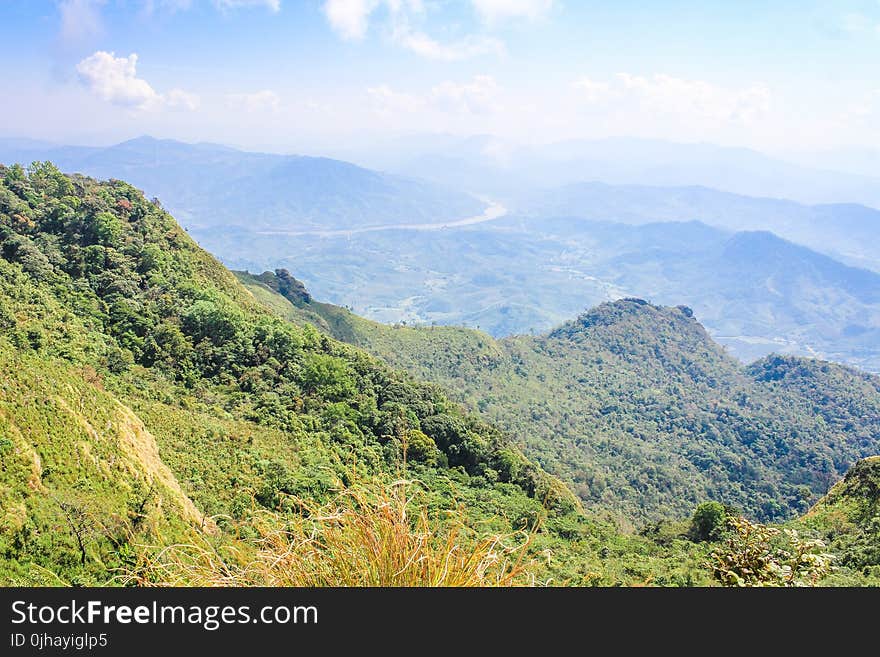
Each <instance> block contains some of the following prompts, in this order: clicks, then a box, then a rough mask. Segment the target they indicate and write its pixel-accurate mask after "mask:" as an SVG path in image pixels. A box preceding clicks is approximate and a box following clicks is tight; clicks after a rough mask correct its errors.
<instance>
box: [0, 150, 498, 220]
mask: <svg viewBox="0 0 880 657" xmlns="http://www.w3.org/2000/svg"><path fill="white" fill-rule="evenodd" d="M6 146H7V144H5V143H4V142H0V161H4V162H7V163H12V162H25V163H27V162H31V161H33V160H51V161H53V162H54V163H56V165H57V166H59V167H60V168H61V169H62V170H64V171H76V172H79V173H83V174H86V175H90V176H96V177H98V178H116V179H124V180H127V181H129V182H130V183H132V184H134V185H136V186H138V187H139V188H142V189H143V190H145V192H146V194H147V195H148V196H150V197H159V198H161V199H162V200H163V202H164V203H165V204H166V205H167V206H168V208H169V210H170V211H172V212H173V213H174V214H175V215H177V216H178V217H179V218H180V219H181V221H183V222H184V224H185V226H186V228H187V229H189V230H192V231H196V232H198V231H199V230H202V231H210V230H215V229H216V228H217V227H229V226H237V227H247V228H248V229H250V230H269V231H272V230H277V231H294V232H295V231H300V230H308V229H316V228H317V229H351V228H358V227H363V226H371V225H386V224H399V223H419V222H423V221H443V220H453V219H464V218H466V217H470V216H474V215H479V214H480V213H481V212H482V211H483V209H484V207H485V204H484V203H482V202H481V201H479V200H478V199H476V198H473V197H471V196H468V195H467V194H463V193H459V192H455V191H452V190H450V189H446V188H443V187H441V186H438V185H436V184H431V183H426V182H423V181H419V180H415V179H413V178H410V177H404V176H395V175H390V174H385V173H380V172H377V171H370V170H368V169H363V168H361V167H357V166H355V165H353V164H349V163H347V162H341V161H338V160H331V159H327V158H316V157H302V156H293V155H289V156H288V155H273V154H266V153H249V152H244V151H238V150H235V149H232V148H229V147H226V146H220V145H217V144H185V143H182V142H179V141H173V140H168V139H162V140H160V139H153V138H151V137H140V138H138V139H133V140H130V141H126V142H123V143H121V144H116V145H115V146H110V147H106V148H91V147H73V146H63V147H57V148H42V149H41V148H36V149H22V148H20V147H18V148H7V147H6Z"/></svg>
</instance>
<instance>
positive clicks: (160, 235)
mask: <svg viewBox="0 0 880 657" xmlns="http://www.w3.org/2000/svg"><path fill="white" fill-rule="evenodd" d="M0 453H2V459H0V582H3V583H6V584H9V583H28V584H34V583H44V584H57V583H66V584H96V583H103V582H109V581H112V580H113V578H114V577H116V576H120V577H121V576H124V575H126V574H127V575H128V576H130V577H133V578H135V580H136V581H150V578H151V577H154V576H161V573H162V572H165V571H162V570H161V569H159V570H153V568H154V566H155V567H156V568H158V566H156V565H155V564H156V562H155V559H158V558H161V556H162V555H163V554H165V553H163V552H162V551H161V548H162V547H165V546H169V545H172V544H180V543H185V544H187V545H197V544H210V545H211V548H210V549H211V550H212V551H213V552H212V554H218V552H216V551H217V550H219V551H221V552H223V551H225V550H228V552H224V553H225V554H228V555H229V561H228V563H229V566H230V567H232V566H233V564H234V563H235V555H250V554H253V553H254V551H255V550H258V549H259V545H260V543H259V542H257V543H256V544H255V543H253V542H251V543H248V542H247V541H249V540H251V539H259V538H260V536H263V537H264V538H265V537H266V535H265V534H261V532H267V531H269V532H271V531H272V528H273V527H277V528H278V531H282V530H283V529H284V528H285V527H292V526H294V524H295V523H296V522H305V520H304V519H303V518H304V516H303V514H304V513H307V512H306V511H305V509H307V508H311V509H316V508H318V507H317V505H321V504H334V503H335V504H337V505H342V504H344V503H346V502H345V501H344V500H345V497H344V496H345V495H355V496H357V499H359V500H361V502H362V507H361V511H363V510H364V509H365V508H366V507H369V505H370V503H369V502H368V501H367V500H369V499H370V498H367V497H365V495H366V493H364V492H363V491H364V490H379V491H389V490H396V489H395V488H394V486H396V485H399V484H394V483H393V482H400V480H401V479H402V478H403V479H406V478H412V480H413V482H414V483H412V484H411V485H410V487H409V491H408V492H407V493H406V495H408V496H409V495H411V496H412V498H411V499H412V504H413V505H415V508H416V509H431V517H430V518H428V516H427V515H426V516H424V521H425V523H428V522H430V523H431V526H432V528H433V529H432V531H437V532H439V533H441V534H442V532H444V531H447V530H449V528H450V526H449V525H446V524H444V523H446V522H447V521H446V520H443V519H444V518H447V519H448V520H450V521H452V522H453V523H459V522H460V523H461V525H462V527H460V528H459V529H458V530H457V531H466V532H467V533H468V536H474V535H475V534H476V536H477V537H479V536H481V535H482V533H485V532H492V531H494V532H497V533H499V534H504V535H507V534H509V533H511V532H515V531H518V530H521V529H523V528H524V527H529V528H531V527H532V526H533V525H534V524H535V523H539V522H540V523H541V524H542V527H543V529H542V530H541V537H540V538H539V539H538V540H537V543H538V544H540V545H541V548H540V549H545V548H546V549H555V548H554V545H562V547H564V548H565V549H568V550H570V551H572V552H578V553H579V554H581V555H582V556H583V563H584V564H587V563H590V562H591V561H594V560H595V559H596V558H597V557H596V556H595V552H591V551H590V550H591V548H588V547H586V546H584V547H583V549H581V548H579V547H577V546H574V547H567V546H568V545H569V543H570V541H567V542H566V541H565V540H564V539H563V534H564V533H565V532H568V534H569V535H581V534H583V535H593V536H597V537H598V536H608V537H609V540H611V541H618V539H615V538H614V536H616V533H615V531H614V529H613V527H612V526H610V525H608V524H607V523H606V524H601V523H598V522H592V521H588V519H587V518H586V517H585V516H584V515H583V513H582V511H581V510H580V509H579V504H578V503H577V501H576V500H575V498H574V497H573V495H572V494H571V493H570V492H569V491H568V490H567V489H566V488H565V487H564V486H563V485H562V484H561V483H560V482H559V481H558V480H556V479H554V478H552V477H551V476H549V475H547V474H546V473H545V472H544V471H543V470H541V469H540V468H539V467H537V466H536V465H534V464H533V463H532V462H530V461H529V460H527V459H525V458H524V457H523V456H522V454H521V453H520V451H519V450H518V449H517V448H516V447H515V446H514V445H513V444H512V443H511V442H510V441H509V440H508V439H507V438H506V437H505V436H504V435H503V434H502V433H501V432H500V431H499V430H497V429H496V428H494V427H491V426H490V425H488V424H486V423H485V422H483V421H481V420H479V419H478V418H476V417H475V416H472V415H468V414H466V413H465V412H463V411H462V409H461V408H460V407H459V406H457V405H456V404H455V403H453V402H451V401H450V400H449V398H448V397H447V396H446V395H445V394H444V393H443V392H442V391H440V390H439V389H437V388H436V387H435V386H431V385H426V384H420V383H417V382H415V381H413V380H412V379H411V378H409V377H407V376H406V375H404V374H402V373H400V372H397V371H395V370H392V369H390V368H389V367H388V366H386V365H385V364H383V363H381V362H380V361H378V360H377V359H375V358H373V357H371V356H368V355H367V354H366V353H365V352H363V351H360V350H358V349H355V348H353V347H351V346H348V345H345V344H343V343H340V342H338V341H336V340H334V339H332V338H330V337H328V336H327V335H326V334H323V333H321V332H319V331H317V330H315V329H314V328H310V327H306V328H299V327H296V326H294V325H292V324H290V323H288V322H285V321H284V320H282V319H279V318H277V317H275V316H274V315H272V314H271V313H270V312H269V311H267V310H265V309H264V308H263V307H262V306H261V305H259V304H258V303H257V302H256V301H255V300H254V298H253V296H252V295H251V294H250V293H249V292H248V291H247V290H246V289H245V288H243V287H242V286H241V285H240V284H239V283H238V282H237V281H236V279H235V278H234V277H233V276H232V274H230V273H229V272H228V271H227V270H225V269H224V268H223V267H222V266H221V265H220V264H219V263H218V262H217V261H216V260H215V259H214V258H213V257H211V256H210V255H208V254H207V253H206V252H204V251H203V250H201V249H200V248H199V247H198V246H197V245H196V244H195V243H194V242H193V241H192V239H190V238H189V236H188V235H187V234H186V233H185V232H184V231H183V230H182V229H181V228H180V227H179V226H178V225H177V224H176V223H175V221H174V220H173V218H172V217H171V216H170V215H168V214H167V213H166V212H164V211H163V210H162V209H161V207H160V206H159V205H158V204H156V203H152V202H149V201H147V200H146V199H145V198H144V197H143V195H142V194H141V193H140V192H139V191H138V190H136V189H135V188H134V187H132V186H131V185H129V184H127V183H124V182H121V181H116V180H114V181H110V182H97V181H95V180H93V179H90V178H85V177H82V176H64V175H62V174H61V173H60V172H59V171H58V170H57V169H56V168H54V167H53V166H52V165H50V164H43V165H39V166H37V167H34V168H32V169H31V170H30V171H28V172H26V171H25V170H23V169H22V168H20V167H9V168H6V167H0ZM415 482H418V483H415ZM348 487H351V490H350V492H348V493H346V492H345V491H346V490H349V488H348ZM358 491H360V492H358ZM378 494H379V495H380V500H381V495H385V494H387V492H386V493H381V492H380V493H378ZM340 495H343V497H342V498H340V497H339V496H340ZM349 499H350V498H349ZM402 499H403V500H404V501H406V499H408V498H407V497H404V498H402ZM334 500H336V501H335V502H334ZM340 500H342V501H340ZM378 504H379V506H378V507H377V511H376V513H380V514H381V513H382V509H383V508H386V507H383V506H382V505H381V502H379V503H378ZM458 504H462V505H465V507H464V508H466V509H467V515H466V516H464V515H463V512H462V513H457V512H455V509H456V508H457V507H456V505H458ZM338 508H342V507H341V506H338ZM447 512H448V513H447ZM416 515H418V513H417V514H416ZM456 518H458V519H460V520H456ZM373 520H375V519H370V521H371V522H372V521H373ZM377 522H378V521H377ZM444 527H446V530H444V529H443V528H444ZM313 529H314V527H313ZM328 531H331V529H330V528H328ZM273 535H274V536H275V537H276V538H277V537H278V534H273ZM444 535H445V534H444ZM462 540H463V541H464V538H462ZM468 540H470V539H468ZM566 540H567V539H566ZM628 540H629V539H625V538H620V539H619V544H620V545H621V549H624V547H623V546H624V544H626V543H627V541H628ZM637 543H638V541H637ZM489 544H492V543H491V541H490V543H489ZM149 546H156V549H158V550H159V552H158V553H152V552H150V551H149V549H150V548H149ZM455 549H458V548H456V547H455V546H453V550H455ZM461 549H464V544H463V545H462V548H461ZM560 549H561V548H560ZM627 549H630V548H627ZM591 554H593V556H590V555H591ZM566 563H569V564H570V566H571V573H576V572H577V568H578V567H579V566H578V565H577V564H578V563H579V561H578V560H573V561H571V562H566ZM544 576H545V577H549V576H550V575H549V574H545V575H544ZM144 578H146V579H144ZM337 582H338V583H343V582H344V580H337Z"/></svg>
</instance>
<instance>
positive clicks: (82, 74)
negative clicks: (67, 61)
mask: <svg viewBox="0 0 880 657" xmlns="http://www.w3.org/2000/svg"><path fill="white" fill-rule="evenodd" d="M137 61H138V56H137V54H136V53H132V54H131V55H129V56H128V57H117V56H116V54H115V53H112V52H106V51H103V50H99V51H97V52H95V53H93V54H92V55H89V56H88V57H86V58H85V59H83V60H82V61H81V62H80V63H79V64H77V66H76V72H77V74H78V75H79V79H80V82H81V83H82V84H83V85H84V86H85V87H86V88H87V89H88V90H89V91H91V92H92V93H93V94H94V95H96V96H97V97H98V98H100V99H102V100H105V101H107V102H108V103H112V104H113V105H120V106H122V107H128V108H131V109H136V110H155V109H160V108H162V107H167V108H170V109H186V110H194V109H196V108H197V107H198V105H199V98H198V96H196V95H195V94H192V93H189V92H187V91H184V90H182V89H172V90H171V91H169V92H168V93H167V94H165V95H162V94H160V93H158V92H157V91H156V90H155V89H153V87H152V86H150V83H149V82H147V81H146V80H144V79H143V78H139V77H138V76H137Z"/></svg>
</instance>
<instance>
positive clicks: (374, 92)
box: [367, 84, 427, 117]
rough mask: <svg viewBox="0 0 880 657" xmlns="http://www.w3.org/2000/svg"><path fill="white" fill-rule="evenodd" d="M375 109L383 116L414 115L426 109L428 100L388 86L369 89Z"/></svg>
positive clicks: (368, 92)
mask: <svg viewBox="0 0 880 657" xmlns="http://www.w3.org/2000/svg"><path fill="white" fill-rule="evenodd" d="M367 95H368V96H369V97H370V100H371V101H372V103H373V109H374V110H375V111H376V113H377V114H379V115H381V116H386V117H387V116H395V115H398V114H412V113H414V112H417V111H419V110H422V109H424V108H425V107H426V105H427V102H426V100H425V99H424V98H423V97H421V96H417V95H415V94H408V93H404V92H400V91H394V89H392V88H391V87H389V86H388V85H387V84H382V85H379V86H377V87H370V88H369V89H367Z"/></svg>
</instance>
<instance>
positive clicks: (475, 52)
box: [394, 28, 504, 62]
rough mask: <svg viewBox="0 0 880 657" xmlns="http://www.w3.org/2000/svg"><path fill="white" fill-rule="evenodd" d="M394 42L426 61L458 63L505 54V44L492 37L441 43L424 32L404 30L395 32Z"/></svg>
mask: <svg viewBox="0 0 880 657" xmlns="http://www.w3.org/2000/svg"><path fill="white" fill-rule="evenodd" d="M394 41H395V42H396V43H398V44H400V45H401V46H403V47H404V48H406V49H407V50H410V51H412V52H414V53H415V54H417V55H419V56H421V57H424V58H426V59H436V60H438V61H442V62H456V61H460V60H463V59H470V58H471V57H478V56H480V55H489V54H496V55H502V54H504V44H503V43H502V42H501V41H499V40H498V39H494V38H492V37H483V36H475V35H469V36H467V37H465V38H464V39H461V40H459V41H453V42H449V43H441V42H439V41H437V40H435V39H432V38H431V37H430V36H428V35H427V34H425V33H424V32H418V31H415V32H414V31H411V30H409V29H408V28H402V29H399V30H397V31H395V34H394Z"/></svg>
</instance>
